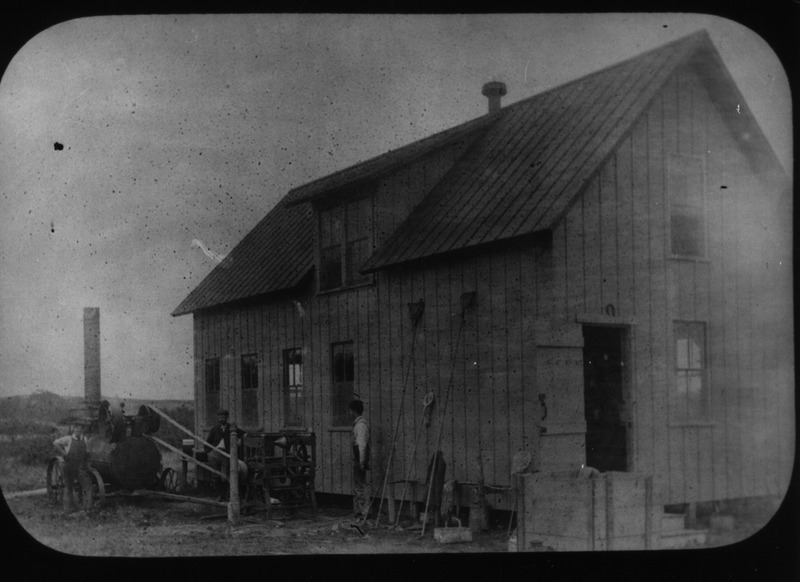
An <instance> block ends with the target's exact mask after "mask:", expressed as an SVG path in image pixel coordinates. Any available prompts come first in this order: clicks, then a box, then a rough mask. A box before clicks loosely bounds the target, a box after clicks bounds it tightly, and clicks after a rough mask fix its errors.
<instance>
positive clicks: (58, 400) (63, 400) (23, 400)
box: [0, 390, 194, 423]
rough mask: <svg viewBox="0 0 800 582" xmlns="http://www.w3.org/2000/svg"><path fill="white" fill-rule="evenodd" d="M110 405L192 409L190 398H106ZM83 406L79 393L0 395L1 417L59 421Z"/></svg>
mask: <svg viewBox="0 0 800 582" xmlns="http://www.w3.org/2000/svg"><path fill="white" fill-rule="evenodd" d="M106 400H108V402H109V403H110V404H111V406H112V408H114V407H119V405H120V403H121V402H124V403H125V413H126V414H129V415H131V414H132V415H135V414H136V413H137V412H138V410H139V407H140V406H141V405H142V404H148V405H152V406H156V407H158V408H159V409H162V410H164V409H171V408H178V407H188V408H191V409H194V401H192V400H174V399H170V400H158V399H138V398H117V397H113V396H110V397H108V398H106ZM81 406H83V397H82V396H59V395H58V394H54V393H52V392H48V391H47V390H41V391H38V392H34V393H33V394H26V395H15V396H6V397H5V398H0V418H13V419H17V420H21V419H30V420H37V421H41V422H52V423H61V422H63V421H64V420H65V419H66V418H67V417H68V416H69V412H70V410H76V409H78V408H80V407H81Z"/></svg>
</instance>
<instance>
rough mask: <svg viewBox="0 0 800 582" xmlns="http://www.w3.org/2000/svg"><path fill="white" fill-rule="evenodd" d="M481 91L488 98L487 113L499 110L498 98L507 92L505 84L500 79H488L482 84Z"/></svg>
mask: <svg viewBox="0 0 800 582" xmlns="http://www.w3.org/2000/svg"><path fill="white" fill-rule="evenodd" d="M481 92H482V93H483V94H484V95H485V96H486V97H488V98H489V113H494V112H495V111H500V98H501V97H502V96H503V95H505V94H506V93H507V91H506V84H505V83H501V82H500V81H490V82H489V83H486V84H485V85H484V86H483V91H481Z"/></svg>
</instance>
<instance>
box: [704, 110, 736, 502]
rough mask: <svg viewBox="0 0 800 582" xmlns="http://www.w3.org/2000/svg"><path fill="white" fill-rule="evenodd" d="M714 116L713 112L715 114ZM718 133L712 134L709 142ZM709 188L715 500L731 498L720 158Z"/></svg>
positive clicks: (712, 162)
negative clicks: (729, 488) (728, 455)
mask: <svg viewBox="0 0 800 582" xmlns="http://www.w3.org/2000/svg"><path fill="white" fill-rule="evenodd" d="M712 113H713V110H712ZM711 123H719V120H718V119H716V116H715V117H714V118H713V119H710V120H709V124H711ZM715 134H716V132H712V131H709V139H710V138H711V136H713V135H715ZM708 148H709V149H711V150H712V152H716V151H717V144H716V142H712V141H709V145H708ZM707 172H708V174H707V178H706V180H707V183H708V184H709V185H711V187H709V188H708V195H707V197H706V204H707V222H706V223H707V225H708V259H709V263H708V299H709V308H708V322H709V325H708V326H707V342H708V362H709V370H708V371H709V380H710V386H709V389H710V397H711V400H710V406H711V410H712V411H713V414H714V419H715V420H717V421H718V422H720V424H721V426H720V427H719V428H718V429H717V430H714V431H713V432H712V443H711V456H712V469H713V493H712V495H713V498H714V499H724V498H727V496H728V481H727V446H726V443H727V433H728V432H729V430H730V428H729V426H728V420H727V419H728V414H729V411H728V406H727V398H728V395H727V382H726V381H725V367H724V365H723V364H724V354H725V330H724V313H723V311H724V305H725V294H724V292H725V288H724V280H725V271H724V252H725V248H724V246H723V245H724V241H723V228H724V223H723V210H722V204H723V202H724V200H725V198H726V196H727V194H726V192H727V190H726V189H722V188H721V186H723V185H725V184H724V181H725V180H724V177H723V174H722V167H721V164H720V160H719V157H718V156H717V155H712V156H709V157H708V164H707Z"/></svg>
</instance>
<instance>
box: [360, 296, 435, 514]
mask: <svg viewBox="0 0 800 582" xmlns="http://www.w3.org/2000/svg"><path fill="white" fill-rule="evenodd" d="M424 312H425V302H424V301H423V300H422V299H420V300H419V302H417V303H409V304H408V315H409V317H410V318H411V326H412V327H411V352H410V354H409V358H408V365H407V367H406V374H405V379H404V380H403V390H402V392H401V394H400V410H399V411H398V412H397V420H396V421H395V423H394V431H393V434H392V448H391V449H389V459H388V460H387V462H386V472H385V473H384V476H383V486H382V489H381V501H380V503H379V504H378V513H377V515H376V517H375V525H377V524H378V521H379V520H380V518H381V509H382V508H383V500H384V498H385V497H386V488H387V487H388V484H389V473H390V472H391V470H392V462H393V461H394V452H395V450H396V449H397V435H398V434H399V432H400V421H401V420H402V419H403V416H404V412H405V398H406V389H407V387H408V379H409V378H410V377H411V370H412V368H413V366H414V347H415V346H416V343H417V324H418V323H419V320H420V319H422V314H423V313H424ZM373 501H375V497H374V496H373V498H372V501H370V507H371V506H372V502H373ZM366 519H367V516H366V514H364V516H363V517H362V518H361V521H362V522H363V521H364V520H366Z"/></svg>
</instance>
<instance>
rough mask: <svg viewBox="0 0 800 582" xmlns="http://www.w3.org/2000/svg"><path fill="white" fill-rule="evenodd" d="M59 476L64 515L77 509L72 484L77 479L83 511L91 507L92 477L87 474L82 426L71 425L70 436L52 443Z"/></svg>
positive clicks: (87, 452) (86, 452)
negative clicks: (62, 479) (62, 478)
mask: <svg viewBox="0 0 800 582" xmlns="http://www.w3.org/2000/svg"><path fill="white" fill-rule="evenodd" d="M53 447H54V448H55V450H56V457H57V458H58V464H59V465H60V466H61V474H62V476H63V477H64V513H72V512H73V511H75V510H76V509H77V505H76V503H75V491H74V484H75V480H76V479H77V480H78V482H79V483H80V485H81V490H82V491H83V509H89V508H90V507H91V506H92V476H91V474H90V473H89V451H88V447H87V440H86V436H85V435H84V434H83V424H81V423H75V424H73V425H72V434H68V435H67V436H63V437H61V438H57V439H56V440H55V441H53Z"/></svg>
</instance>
